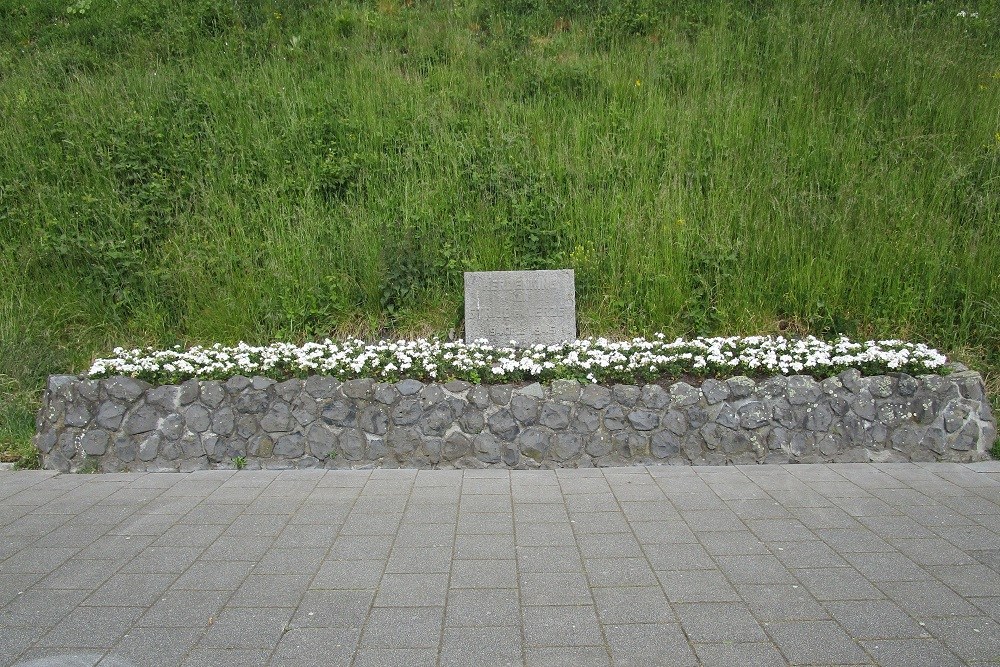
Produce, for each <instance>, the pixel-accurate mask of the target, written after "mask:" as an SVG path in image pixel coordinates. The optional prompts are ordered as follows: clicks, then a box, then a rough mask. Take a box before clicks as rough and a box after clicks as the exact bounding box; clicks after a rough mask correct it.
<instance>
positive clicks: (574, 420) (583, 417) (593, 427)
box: [569, 405, 601, 433]
mask: <svg viewBox="0 0 1000 667" xmlns="http://www.w3.org/2000/svg"><path fill="white" fill-rule="evenodd" d="M569 427H570V429H571V430H573V431H575V432H577V433H594V432H595V431H597V430H598V429H600V428H601V413H600V412H598V411H597V410H595V409H594V408H592V407H590V406H588V405H576V406H573V414H572V416H571V418H570V423H569Z"/></svg>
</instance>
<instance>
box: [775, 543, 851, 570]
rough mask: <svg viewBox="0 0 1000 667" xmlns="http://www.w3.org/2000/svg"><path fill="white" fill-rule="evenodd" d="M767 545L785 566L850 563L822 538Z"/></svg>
mask: <svg viewBox="0 0 1000 667" xmlns="http://www.w3.org/2000/svg"><path fill="white" fill-rule="evenodd" d="M767 546H768V548H769V549H770V551H771V553H772V554H773V555H774V557H775V558H777V559H778V560H780V561H781V562H782V563H783V564H784V566H785V567H787V568H798V567H846V566H848V565H849V564H850V563H848V562H847V561H846V560H844V559H843V558H842V557H841V556H840V554H838V553H837V552H836V551H834V550H833V549H832V548H830V546H829V545H828V544H827V543H826V542H823V541H822V540H806V541H804V542H771V543H770V544H768V545H767Z"/></svg>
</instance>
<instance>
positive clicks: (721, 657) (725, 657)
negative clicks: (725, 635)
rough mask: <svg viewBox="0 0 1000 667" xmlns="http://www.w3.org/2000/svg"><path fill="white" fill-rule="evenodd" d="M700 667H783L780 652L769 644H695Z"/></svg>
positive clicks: (782, 658)
mask: <svg viewBox="0 0 1000 667" xmlns="http://www.w3.org/2000/svg"><path fill="white" fill-rule="evenodd" d="M694 650H695V653H697V654H698V659H699V660H700V661H701V663H700V664H701V665H702V667H748V666H749V665H752V666H753V667H785V665H787V664H788V663H786V662H785V658H784V656H783V655H781V652H780V651H778V649H777V648H775V647H774V644H769V643H728V642H717V643H712V644H695V647H694Z"/></svg>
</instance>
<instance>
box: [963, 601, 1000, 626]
mask: <svg viewBox="0 0 1000 667" xmlns="http://www.w3.org/2000/svg"><path fill="white" fill-rule="evenodd" d="M968 601H969V602H971V603H972V604H974V605H975V606H976V607H978V608H979V609H980V610H981V611H982V612H983V614H985V615H986V616H989V617H990V618H992V619H993V620H994V621H997V622H1000V597H992V598H980V597H971V598H968Z"/></svg>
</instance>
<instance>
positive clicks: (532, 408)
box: [510, 383, 541, 426]
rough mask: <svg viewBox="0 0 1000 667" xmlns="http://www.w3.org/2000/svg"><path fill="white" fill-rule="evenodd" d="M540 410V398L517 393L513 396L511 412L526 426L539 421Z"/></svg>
mask: <svg viewBox="0 0 1000 667" xmlns="http://www.w3.org/2000/svg"><path fill="white" fill-rule="evenodd" d="M536 384H537V383H536ZM539 386H541V385H539ZM538 412H539V408H538V399H536V398H533V397H532V396H529V395H523V394H515V395H514V396H512V397H511V399H510V413H511V414H512V415H513V416H514V419H516V420H517V421H518V422H519V423H521V424H523V425H525V426H530V425H532V424H534V423H535V422H536V421H538Z"/></svg>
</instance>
